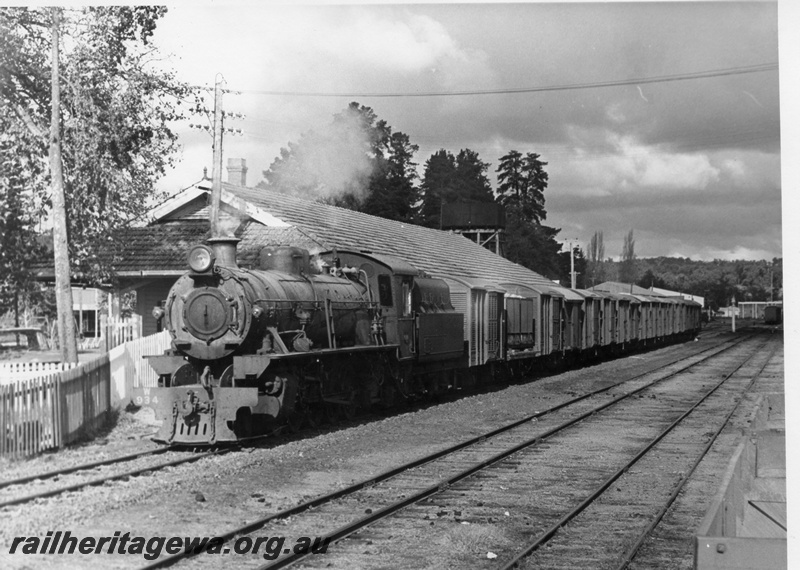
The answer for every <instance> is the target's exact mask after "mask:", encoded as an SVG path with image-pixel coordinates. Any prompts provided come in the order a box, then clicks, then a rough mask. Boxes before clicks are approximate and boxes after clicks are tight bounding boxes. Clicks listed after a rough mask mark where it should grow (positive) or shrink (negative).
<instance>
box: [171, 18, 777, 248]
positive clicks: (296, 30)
mask: <svg viewBox="0 0 800 570" xmlns="http://www.w3.org/2000/svg"><path fill="white" fill-rule="evenodd" d="M176 12H178V11H177V10H176ZM186 15H190V17H188V18H186V17H183V16H186ZM173 16H175V17H176V18H177V19H175V20H173V21H172V22H173V28H172V29H171V30H166V31H165V34H166V35H165V36H162V37H163V38H168V39H165V41H168V42H169V41H172V42H175V41H176V38H179V39H181V42H182V43H181V45H182V46H183V49H184V50H185V51H184V53H183V54H182V57H183V61H184V65H183V67H182V69H184V71H187V72H189V71H192V72H193V73H195V74H196V75H195V77H201V76H200V75H197V74H202V73H205V74H208V73H209V72H208V71H207V70H208V69H209V68H213V69H215V70H219V71H222V72H223V73H224V74H225V76H226V79H227V80H228V82H229V85H230V87H231V88H234V89H236V88H242V89H245V88H250V89H255V90H283V91H289V92H293V91H294V92H298V91H316V92H322V91H325V92H347V93H352V94H353V95H347V96H343V97H341V98H332V97H316V98H315V97H301V96H294V97H293V96H281V97H275V96H268V97H267V96H255V95H253V96H243V97H242V98H240V99H238V100H237V101H238V102H239V104H240V105H241V107H242V108H237V109H236V110H237V111H241V112H245V113H248V114H249V115H251V116H257V117H258V120H251V121H250V122H248V123H246V124H244V125H242V126H243V127H244V128H245V129H246V130H247V131H248V132H249V137H250V138H247V137H246V138H245V139H244V140H240V141H237V140H234V141H231V142H230V143H226V145H227V146H226V153H228V156H234V154H231V153H235V155H238V156H243V157H245V158H247V159H248V163H249V164H250V166H251V173H254V174H255V173H260V172H261V171H262V170H264V169H265V168H267V167H268V166H269V164H270V163H271V162H272V159H273V158H274V157H275V156H276V155H277V154H278V152H279V150H280V148H281V147H282V146H286V145H287V143H288V142H289V141H290V140H291V141H296V140H298V138H299V135H300V133H302V132H305V131H307V130H309V129H312V128H316V127H318V126H319V125H320V123H324V122H329V121H330V119H331V118H332V117H333V115H334V114H335V113H338V112H341V111H342V110H343V109H344V108H345V107H346V106H347V103H349V102H350V101H353V100H356V101H358V102H359V103H361V104H364V105H368V106H370V107H372V108H373V109H374V110H375V112H376V113H377V115H378V117H379V118H381V119H384V120H386V121H387V122H388V124H389V125H390V126H391V127H392V128H393V129H394V130H396V131H402V132H404V133H407V134H408V135H409V136H410V138H411V141H412V142H414V143H416V144H418V145H419V146H420V152H419V153H418V155H417V162H418V163H419V164H420V165H422V164H424V162H425V160H426V159H427V158H428V157H429V156H430V155H431V154H432V153H433V152H435V151H436V150H438V149H440V148H445V149H448V150H451V151H453V152H457V151H458V150H460V149H462V148H471V149H472V150H475V151H477V152H478V153H479V154H480V156H481V158H482V159H483V160H485V161H487V162H489V163H491V164H492V168H491V174H493V173H494V169H495V168H496V165H497V163H498V162H499V158H500V157H501V156H502V155H503V154H505V153H506V152H508V150H511V149H515V150H519V151H521V152H537V153H539V154H541V155H542V157H543V159H544V160H545V161H547V162H548V163H549V164H548V172H549V173H550V189H549V190H548V211H549V212H550V218H549V219H548V221H551V219H552V224H553V225H556V226H558V227H562V228H564V233H563V234H562V235H565V237H576V238H579V239H581V240H582V241H586V242H588V240H589V238H590V237H591V234H592V233H593V232H594V231H595V230H605V231H607V232H613V231H617V229H618V230H619V234H620V238H619V239H620V247H621V239H622V238H621V236H622V235H624V232H625V231H627V229H629V228H640V230H639V231H640V232H641V234H639V240H640V241H639V242H638V244H639V245H640V246H641V247H642V248H645V246H646V248H647V249H648V250H650V251H652V252H653V253H652V254H653V255H662V254H668V253H670V252H678V251H680V252H682V253H683V254H684V255H695V256H714V255H720V256H723V255H728V254H726V253H725V252H728V253H729V254H730V255H736V254H737V253H739V254H747V255H761V254H763V255H766V256H774V255H779V254H780V249H781V247H780V233H779V230H776V228H780V227H781V218H780V188H781V184H780V104H779V76H778V72H777V71H776V70H768V71H762V72H758V73H746V74H728V75H724V76H719V77H709V78H702V79H686V80H681V81H671V82H658V83H641V84H636V83H634V82H630V83H629V84H624V85H617V86H613V87H592V85H595V84H597V83H601V82H608V81H623V82H625V81H627V80H632V79H637V78H638V79H641V78H654V77H663V76H672V77H686V76H688V75H689V74H692V73H695V72H700V71H708V70H724V69H727V70H737V69H743V68H746V67H747V66H752V65H756V64H766V63H774V62H777V61H778V32H777V30H778V11H777V5H776V4H775V3H770V2H752V3H750V2H732V3H727V2H698V3H689V2H665V3H652V2H643V3H618V4H615V3H589V4H584V3H569V4H552V3H546V4H535V3H527V4H525V3H522V4H520V3H517V4H462V5H453V4H419V5H405V6H386V5H373V6H370V5H354V6H348V7H342V6H326V7H321V6H305V7H301V8H296V7H287V6H283V7H280V8H276V7H272V8H270V9H269V10H268V11H266V10H265V9H263V8H256V7H246V8H245V7H240V8H239V11H238V13H236V14H232V13H230V11H226V10H223V9H221V8H209V7H207V6H206V7H204V8H202V7H201V8H187V7H183V8H182V9H181V12H180V13H176V14H174V15H173V14H172V12H171V14H170V15H169V16H168V19H169V18H170V17H173ZM188 21H190V22H191V23H192V25H191V26H186V22H188ZM170 31H171V32H172V35H170ZM190 60H191V61H190ZM210 79H211V78H210V76H209V77H204V78H203V79H202V81H201V82H203V83H208V82H209V81H210ZM194 81H200V79H194ZM548 86H549V87H553V86H583V87H591V88H585V89H561V90H553V91H546V92H527V93H495V94H485V95H453V96H441V97H369V96H367V95H364V94H365V93H376V92H381V93H398V94H401V93H419V92H445V93H453V92H460V91H476V90H493V91H503V90H511V89H519V88H541V87H548ZM359 93H361V95H357V94H359ZM258 121H260V122H258ZM205 146H206V147H208V148H203V149H201V147H195V148H194V149H190V150H191V153H187V155H190V156H192V157H197V156H200V155H201V154H202V153H206V154H208V155H209V157H210V145H208V143H205ZM209 162H210V160H209ZM194 170H195V171H197V170H199V169H198V168H196V167H195V169H194ZM254 178H257V176H254ZM257 181H258V180H257V179H253V180H251V182H252V183H254V184H255V183H256V182H257ZM726 220H727V223H726ZM730 220H735V221H736V222H737V223H736V224H734V223H732V222H731V221H730ZM734 227H736V229H732V228H734ZM567 231H569V232H570V233H571V235H566V232H567ZM609 251H610V250H609ZM642 254H644V253H642Z"/></svg>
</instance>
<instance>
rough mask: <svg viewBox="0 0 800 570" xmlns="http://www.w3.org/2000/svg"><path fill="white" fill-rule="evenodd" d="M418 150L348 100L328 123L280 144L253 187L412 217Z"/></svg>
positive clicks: (399, 217)
mask: <svg viewBox="0 0 800 570" xmlns="http://www.w3.org/2000/svg"><path fill="white" fill-rule="evenodd" d="M417 150H418V147H417V145H414V144H411V142H410V139H409V137H408V136H407V135H405V134H403V133H402V132H399V131H398V132H392V128H391V127H390V126H389V125H388V124H387V123H386V121H384V120H379V119H378V116H377V115H376V114H375V112H374V111H373V110H372V109H371V108H370V107H365V106H363V105H359V104H358V103H356V102H352V103H350V104H349V105H348V107H347V108H346V109H345V110H344V111H343V112H342V113H339V114H337V115H335V116H334V118H333V121H332V122H331V124H330V125H327V126H324V127H323V128H321V129H318V130H311V131H308V132H306V133H303V134H302V135H301V137H300V140H299V141H298V142H297V143H292V142H290V143H289V145H288V147H287V148H282V149H281V153H280V156H279V157H278V158H276V159H275V160H274V161H273V162H272V164H271V165H270V167H269V169H268V170H265V171H264V172H263V175H264V181H262V182H260V183H259V184H258V187H259V188H267V189H270V190H275V191H278V192H283V193H286V194H291V195H294V196H300V197H304V198H309V199H312V200H319V201H322V202H326V203H329V204H334V205H337V206H342V207H346V208H351V209H354V210H359V211H363V212H367V213H370V214H374V215H381V216H383V217H388V218H391V219H396V220H403V221H413V220H414V219H415V217H416V211H415V207H416V205H417V202H418V201H419V197H418V193H417V190H416V187H415V186H414V181H415V179H416V171H415V167H416V164H414V162H413V155H414V153H415V152H416V151H417Z"/></svg>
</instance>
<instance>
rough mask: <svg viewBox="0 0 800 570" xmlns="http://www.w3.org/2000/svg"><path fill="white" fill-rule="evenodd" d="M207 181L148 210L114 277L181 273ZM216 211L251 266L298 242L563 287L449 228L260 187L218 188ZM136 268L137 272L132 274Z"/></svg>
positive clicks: (314, 248)
mask: <svg viewBox="0 0 800 570" xmlns="http://www.w3.org/2000/svg"><path fill="white" fill-rule="evenodd" d="M209 194H210V188H209V187H207V182H204V183H201V184H200V185H197V186H194V187H191V188H189V189H187V190H185V191H183V192H181V193H180V194H179V195H176V196H174V197H173V198H171V199H170V200H168V201H167V202H165V203H164V204H162V205H160V206H158V207H157V208H155V209H154V210H152V211H151V215H150V217H149V220H151V221H150V224H149V225H147V226H144V227H137V228H130V229H129V230H128V232H129V233H128V234H127V235H126V239H125V241H126V242H127V244H128V246H127V247H126V250H129V251H126V252H125V254H124V255H122V256H121V258H120V262H119V263H118V264H117V270H118V272H119V273H120V275H128V276H134V275H137V274H144V273H142V272H144V271H147V270H158V271H161V272H162V273H163V275H165V276H166V275H170V274H172V272H173V271H183V270H185V267H186V258H185V256H186V251H187V250H188V248H189V246H190V245H192V244H194V243H198V242H202V241H204V240H205V239H206V238H208V237H209V236H210V232H209V224H208V221H207V219H208V218H207V210H208V196H209ZM221 199H222V208H221V211H222V215H221V217H225V220H226V221H227V222H228V223H227V225H228V228H229V231H231V232H232V233H233V234H234V235H235V236H236V237H238V238H240V239H241V240H242V241H241V242H240V243H239V246H238V254H237V255H238V260H239V263H240V264H241V265H243V266H251V267H252V266H256V265H257V264H258V254H259V251H260V249H261V248H262V247H264V246H267V245H296V246H299V247H304V248H306V249H308V250H309V251H310V252H311V253H312V254H314V253H317V252H320V251H325V250H328V251H329V250H332V249H333V248H338V249H340V250H352V251H365V252H370V253H373V254H379V255H387V256H393V257H396V258H399V259H401V260H403V261H405V262H407V263H409V264H411V265H413V266H414V267H416V268H418V269H421V270H423V271H425V272H426V273H428V274H429V275H431V276H434V277H444V276H450V277H464V278H470V279H478V280H486V281H490V282H493V283H495V284H496V283H500V282H517V283H522V284H528V285H537V286H546V287H548V288H551V289H553V290H558V291H562V290H563V288H562V287H560V286H559V285H557V284H555V283H553V282H552V281H550V280H549V279H547V278H546V277H543V276H542V275H540V274H538V273H536V272H534V271H531V270H529V269H527V268H525V267H522V266H521V265H518V264H516V263H513V262H511V261H509V260H507V259H504V258H502V257H500V256H498V255H496V254H494V253H493V252H491V251H489V250H488V249H486V248H484V247H482V246H480V245H478V244H476V243H475V242H473V241H471V240H469V239H468V238H466V237H464V236H462V235H460V234H455V233H450V232H446V231H441V230H435V229H430V228H425V227H422V226H416V225H413V224H407V223H403V222H398V221H394V220H387V219H384V218H379V217H376V216H371V215H368V214H364V213H361V212H356V211H353V210H347V209H344V208H338V207H336V206H331V205H328V204H321V203H318V202H313V201H310V200H305V199H302V198H297V197H294V196H289V195H285V194H281V193H278V192H274V191H271V190H265V189H260V188H246V187H242V186H235V185H232V184H228V183H223V185H222V196H221ZM137 272H138V273H137Z"/></svg>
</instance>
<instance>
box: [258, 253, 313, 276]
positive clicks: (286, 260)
mask: <svg viewBox="0 0 800 570" xmlns="http://www.w3.org/2000/svg"><path fill="white" fill-rule="evenodd" d="M259 261H260V264H261V269H264V270H274V271H280V272H282V273H289V274H291V275H300V273H305V274H308V273H309V254H308V250H306V249H303V248H300V247H289V246H274V247H265V248H264V249H262V250H261V254H260V260H259Z"/></svg>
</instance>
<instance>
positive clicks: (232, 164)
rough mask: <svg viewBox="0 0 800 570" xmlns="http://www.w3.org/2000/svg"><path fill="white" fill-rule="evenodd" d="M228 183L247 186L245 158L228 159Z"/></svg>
mask: <svg viewBox="0 0 800 570" xmlns="http://www.w3.org/2000/svg"><path fill="white" fill-rule="evenodd" d="M228 184H233V185H234V186H247V161H246V160H245V159H243V158H229V159H228Z"/></svg>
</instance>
